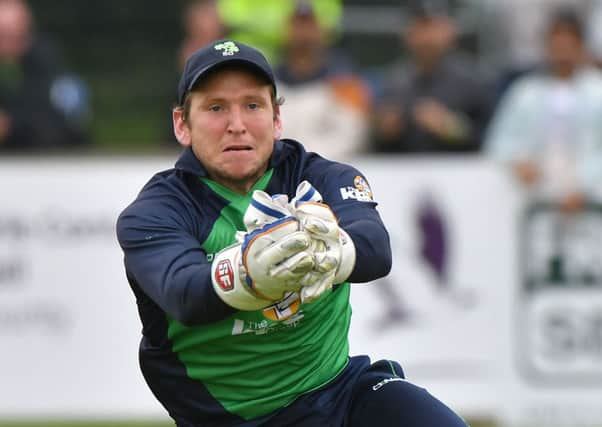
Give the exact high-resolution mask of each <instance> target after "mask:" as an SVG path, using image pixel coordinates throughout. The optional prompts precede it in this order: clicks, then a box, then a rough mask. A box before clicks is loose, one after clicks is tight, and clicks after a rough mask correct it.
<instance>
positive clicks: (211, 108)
mask: <svg viewBox="0 0 602 427" xmlns="http://www.w3.org/2000/svg"><path fill="white" fill-rule="evenodd" d="M209 110H211V111H216V112H217V111H221V110H222V106H221V105H212V106H211V107H209Z"/></svg>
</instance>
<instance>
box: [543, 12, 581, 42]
mask: <svg viewBox="0 0 602 427" xmlns="http://www.w3.org/2000/svg"><path fill="white" fill-rule="evenodd" d="M560 28H562V29H566V30H569V31H570V32H571V33H573V34H574V35H575V36H576V37H577V38H578V39H579V40H584V37H585V29H584V26H583V20H582V19H581V16H580V15H579V13H578V12H577V11H576V10H575V9H573V8H570V7H563V8H560V9H557V10H556V11H554V12H553V13H552V15H551V16H550V19H549V20H548V27H547V35H548V36H550V35H551V34H552V33H554V32H555V31H557V30H558V29H560Z"/></svg>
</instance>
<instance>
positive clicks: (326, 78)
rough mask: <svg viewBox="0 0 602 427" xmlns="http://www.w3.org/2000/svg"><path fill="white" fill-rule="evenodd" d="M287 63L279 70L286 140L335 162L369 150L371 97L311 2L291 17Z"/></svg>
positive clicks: (301, 6) (286, 42)
mask: <svg viewBox="0 0 602 427" xmlns="http://www.w3.org/2000/svg"><path fill="white" fill-rule="evenodd" d="M288 23H289V26H288V29H287V32H286V37H285V49H284V55H283V62H282V63H281V64H280V65H279V66H278V67H277V68H276V70H275V72H276V78H277V79H278V80H279V82H278V87H279V94H280V95H282V96H283V97H284V99H285V100H286V104H285V106H284V107H283V108H282V111H281V114H282V118H283V122H284V123H285V127H284V129H283V136H284V137H286V138H293V139H297V140H299V141H303V144H304V145H305V148H306V149H307V150H308V151H314V152H317V153H320V154H322V155H324V156H326V157H328V158H332V159H334V160H342V159H344V158H345V157H348V156H350V155H353V154H356V153H358V152H360V151H362V150H363V149H364V146H365V142H366V136H367V135H366V132H367V109H368V106H369V93H368V87H367V85H366V84H365V83H364V82H363V81H362V80H361V79H360V78H359V77H357V76H356V75H354V74H353V73H352V72H351V66H350V61H348V60H347V58H345V56H344V55H343V54H342V52H337V51H335V50H334V49H332V47H331V46H330V41H331V34H330V32H329V31H328V29H326V28H324V27H323V26H322V25H321V24H320V22H319V20H318V18H317V16H316V13H315V10H314V9H313V6H312V4H311V3H310V2H304V1H299V2H298V4H297V6H296V8H295V10H294V12H293V14H292V15H291V17H290V18H289V21H288Z"/></svg>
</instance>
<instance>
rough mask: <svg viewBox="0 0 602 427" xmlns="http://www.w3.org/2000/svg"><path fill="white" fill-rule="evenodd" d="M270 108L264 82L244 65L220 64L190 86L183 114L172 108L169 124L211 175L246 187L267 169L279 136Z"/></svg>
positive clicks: (278, 125) (275, 113)
mask: <svg viewBox="0 0 602 427" xmlns="http://www.w3.org/2000/svg"><path fill="white" fill-rule="evenodd" d="M274 108H275V107H274V106H273V104H272V93H271V88H270V85H269V84H266V83H265V82H264V81H262V80H261V79H260V78H258V77H256V76H255V75H253V74H251V73H249V72H247V71H244V70H237V69H224V70H221V71H218V72H216V73H215V74H213V75H210V76H209V77H208V78H207V80H206V81H205V82H203V84H202V85H201V86H200V87H199V88H198V90H195V91H193V92H192V94H191V102H190V113H189V117H188V119H186V120H185V119H184V117H183V113H182V112H180V114H178V113H177V112H176V111H174V127H175V129H176V135H177V136H178V139H179V141H180V143H181V144H182V145H185V146H192V150H193V151H194V153H195V155H196V157H197V158H198V159H199V160H200V161H201V163H202V164H203V166H205V168H206V169H207V172H208V174H209V177H210V178H211V179H213V180H214V181H216V182H218V183H220V184H222V185H224V186H226V187H228V188H230V189H231V190H233V191H236V192H238V193H246V192H247V191H248V190H249V189H250V188H251V187H252V186H253V184H254V183H255V182H256V181H257V179H258V178H260V177H261V175H263V174H264V173H265V171H266V170H267V166H268V160H269V158H270V156H271V154H272V150H273V146H274V140H276V139H278V138H280V133H281V123H280V115H279V112H278V111H274Z"/></svg>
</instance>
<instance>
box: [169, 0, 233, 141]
mask: <svg viewBox="0 0 602 427" xmlns="http://www.w3.org/2000/svg"><path fill="white" fill-rule="evenodd" d="M217 4H218V0H190V1H188V2H187V3H186V5H185V7H184V9H183V11H182V17H181V25H182V29H183V30H184V37H183V38H182V41H181V42H180V47H179V49H178V51H177V58H176V65H177V67H176V69H175V70H174V74H173V80H174V83H173V85H172V86H173V87H177V85H178V81H179V78H180V74H181V73H182V71H183V70H184V65H185V64H186V60H187V59H188V57H189V56H190V55H191V54H192V53H193V52H195V51H196V50H198V49H200V48H201V47H203V46H205V45H207V44H209V43H211V42H213V41H215V40H220V39H222V38H224V37H225V36H226V32H227V29H226V26H225V24H224V21H223V20H222V18H221V15H220V12H219V9H218V7H217ZM175 96H176V94H175V93H174V97H175ZM174 102H175V99H174ZM165 117H166V119H167V118H169V121H168V120H166V121H165V127H164V133H165V134H164V136H163V139H162V142H164V143H165V145H166V147H168V148H172V147H177V146H178V145H177V144H178V141H177V139H176V137H175V135H174V131H173V122H172V119H171V115H170V116H169V117H168V116H167V115H166V116H165Z"/></svg>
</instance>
